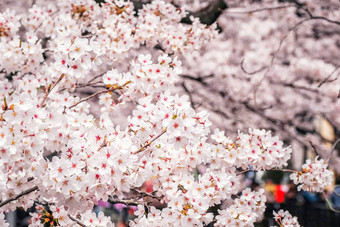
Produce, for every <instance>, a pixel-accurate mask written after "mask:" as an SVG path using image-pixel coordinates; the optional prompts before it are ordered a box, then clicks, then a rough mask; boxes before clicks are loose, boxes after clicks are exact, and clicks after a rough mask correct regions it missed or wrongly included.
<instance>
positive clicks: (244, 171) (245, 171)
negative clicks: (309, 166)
mask: <svg viewBox="0 0 340 227" xmlns="http://www.w3.org/2000/svg"><path fill="white" fill-rule="evenodd" d="M249 171H252V172H257V170H251V169H247V170H243V171H241V172H238V173H237V174H236V175H237V176H239V175H242V174H244V173H247V172H249ZM261 171H280V172H289V173H298V171H295V170H292V169H267V170H261Z"/></svg>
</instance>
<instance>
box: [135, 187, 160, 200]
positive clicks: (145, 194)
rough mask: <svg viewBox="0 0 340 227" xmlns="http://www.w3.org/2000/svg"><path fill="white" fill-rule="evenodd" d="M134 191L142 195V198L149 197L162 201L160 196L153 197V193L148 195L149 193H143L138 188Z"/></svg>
mask: <svg viewBox="0 0 340 227" xmlns="http://www.w3.org/2000/svg"><path fill="white" fill-rule="evenodd" d="M132 190H133V191H135V192H137V193H139V194H141V195H142V196H148V197H151V198H153V199H157V200H159V199H160V198H159V197H158V196H155V195H153V194H151V193H148V192H143V191H141V190H139V189H137V188H133V189H132Z"/></svg>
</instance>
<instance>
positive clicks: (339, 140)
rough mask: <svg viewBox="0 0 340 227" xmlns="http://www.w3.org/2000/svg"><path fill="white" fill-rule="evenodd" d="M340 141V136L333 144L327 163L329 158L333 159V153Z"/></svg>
mask: <svg viewBox="0 0 340 227" xmlns="http://www.w3.org/2000/svg"><path fill="white" fill-rule="evenodd" d="M339 142H340V138H339V139H337V140H336V141H335V143H334V144H333V146H332V148H331V152H330V153H329V156H328V159H327V163H328V162H329V160H330V159H331V157H332V154H333V152H334V151H335V147H336V145H337V144H338V143H339Z"/></svg>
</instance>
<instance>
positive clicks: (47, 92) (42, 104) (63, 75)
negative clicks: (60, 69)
mask: <svg viewBox="0 0 340 227" xmlns="http://www.w3.org/2000/svg"><path fill="white" fill-rule="evenodd" d="M64 77H65V74H64V73H63V74H61V76H60V77H59V78H58V80H57V81H56V82H55V83H54V84H53V85H52V87H51V88H50V89H49V90H48V91H46V94H45V96H44V99H43V100H42V101H41V103H40V107H44V104H45V101H46V99H47V97H48V95H49V94H50V93H51V91H52V90H53V88H55V86H57V84H58V83H59V82H60V81H61V80H62V79H63V78H64Z"/></svg>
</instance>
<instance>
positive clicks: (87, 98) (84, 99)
mask: <svg viewBox="0 0 340 227" xmlns="http://www.w3.org/2000/svg"><path fill="white" fill-rule="evenodd" d="M129 83H131V81H128V82H126V83H125V84H123V85H121V86H119V85H118V86H112V87H110V88H108V89H106V90H102V91H98V92H96V93H93V94H92V95H90V96H88V97H86V98H83V99H81V100H80V101H79V102H77V103H75V104H73V105H71V106H69V107H68V108H69V109H72V108H73V107H75V106H77V105H78V104H80V103H82V102H85V101H87V100H89V99H92V98H93V97H95V96H97V95H100V94H103V93H107V92H110V91H115V90H121V89H123V88H124V87H125V86H126V85H128V84H129Z"/></svg>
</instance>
